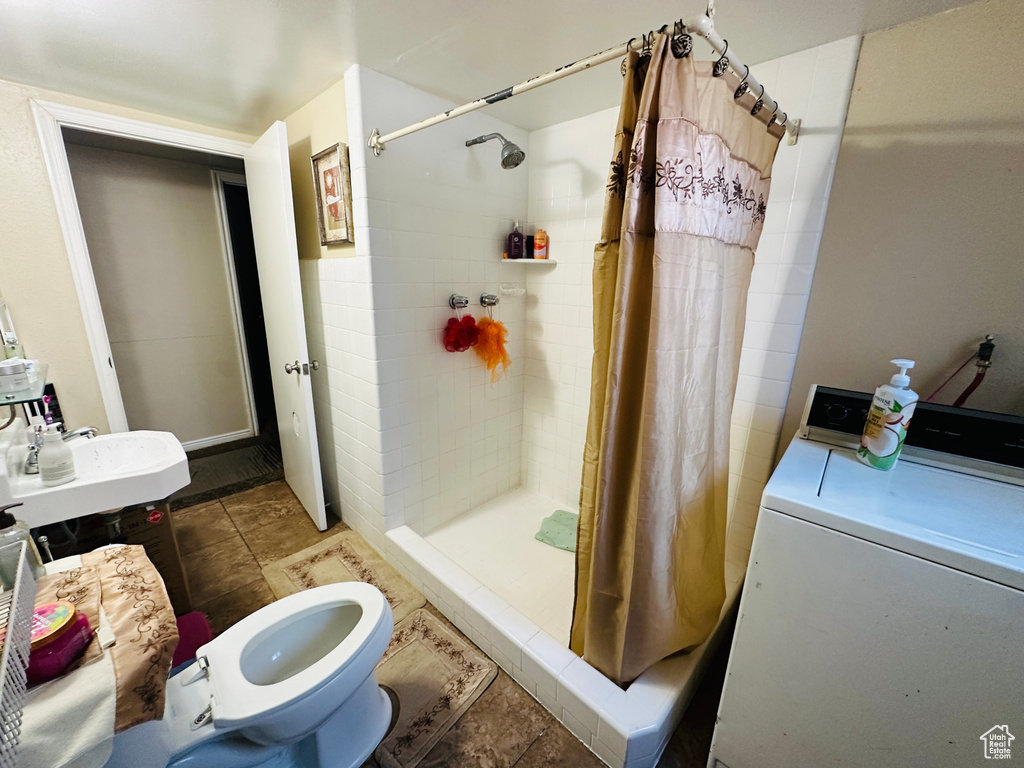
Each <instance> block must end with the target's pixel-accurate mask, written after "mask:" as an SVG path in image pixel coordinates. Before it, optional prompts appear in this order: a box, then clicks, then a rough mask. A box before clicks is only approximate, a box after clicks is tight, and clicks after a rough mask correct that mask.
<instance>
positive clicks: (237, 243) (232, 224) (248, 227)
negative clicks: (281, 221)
mask: <svg viewBox="0 0 1024 768" xmlns="http://www.w3.org/2000/svg"><path fill="white" fill-rule="evenodd" d="M224 204H225V207H226V209H227V214H228V231H229V232H230V234H231V250H232V252H233V254H234V259H235V279H236V281H237V282H238V301H239V305H240V309H241V313H242V331H243V333H244V335H245V350H246V353H247V354H248V355H249V374H250V376H251V378H252V393H253V399H254V400H255V401H256V421H257V423H258V425H259V431H260V434H261V435H262V434H264V433H266V432H272V433H274V434H275V435H276V433H277V417H276V415H275V413H274V387H273V384H272V383H271V381H270V355H269V353H268V352H267V328H266V326H265V325H264V323H263V300H262V297H261V296H260V276H259V272H258V271H257V269H256V246H255V245H254V244H253V237H252V218H251V217H250V215H249V195H248V193H247V192H246V189H245V187H243V186H240V185H238V184H225V185H224Z"/></svg>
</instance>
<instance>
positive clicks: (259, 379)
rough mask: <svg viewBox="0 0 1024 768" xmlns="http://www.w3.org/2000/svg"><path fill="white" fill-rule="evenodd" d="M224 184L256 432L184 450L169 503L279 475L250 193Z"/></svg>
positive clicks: (176, 505) (205, 497)
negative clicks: (181, 483) (181, 481)
mask: <svg viewBox="0 0 1024 768" xmlns="http://www.w3.org/2000/svg"><path fill="white" fill-rule="evenodd" d="M223 190H224V208H225V212H226V214H227V224H228V235H229V237H230V238H231V251H232V258H233V260H234V268H235V281H236V283H237V286H238V294H237V295H238V303H239V313H240V314H241V316H242V336H243V338H244V343H245V350H246V354H247V356H248V358H249V378H250V380H251V381H252V394H253V401H254V404H255V406H256V427H257V431H258V433H259V434H257V435H256V437H251V438H248V439H245V440H238V441H236V442H232V443H222V444H221V445H215V446H211V447H210V448H201V449H199V450H195V451H189V452H188V465H189V472H190V474H191V475H192V482H191V483H190V484H189V485H187V486H186V487H184V488H182V489H181V490H179V491H177V492H176V493H174V494H173V495H172V496H171V507H172V508H173V509H181V508H182V507H189V506H192V505H195V504H201V503H204V502H206V501H209V500H211V499H216V498H220V497H223V496H227V495H230V494H232V493H237V492H239V491H244V490H247V489H249V488H253V487H255V486H257V485H263V484H264V483H269V482H273V481H275V480H281V479H282V478H283V477H284V468H283V464H282V461H281V441H280V440H279V438H278V431H277V415H276V412H275V410H274V386H273V382H272V381H271V378H270V354H269V352H268V351H267V329H266V325H265V324H264V320H263V299H262V297H261V295H260V278H259V272H258V269H257V266H256V246H255V244H254V242H253V236H252V218H251V216H250V213H249V195H248V193H247V192H246V189H245V187H244V186H243V185H241V184H237V183H231V182H227V181H225V182H223Z"/></svg>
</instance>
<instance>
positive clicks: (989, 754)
mask: <svg viewBox="0 0 1024 768" xmlns="http://www.w3.org/2000/svg"><path fill="white" fill-rule="evenodd" d="M979 738H980V739H981V740H982V741H983V742H984V743H985V759H986V760H1009V759H1010V754H1011V747H1010V742H1012V741H1013V740H1014V738H1015V737H1014V735H1013V734H1012V733H1010V728H1009V726H1006V725H993V726H992V727H991V728H989V729H988V730H987V731H985V732H984V733H983V734H981V736H980V737H979Z"/></svg>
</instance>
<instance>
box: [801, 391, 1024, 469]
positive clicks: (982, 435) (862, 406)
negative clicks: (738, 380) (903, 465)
mask: <svg viewBox="0 0 1024 768" xmlns="http://www.w3.org/2000/svg"><path fill="white" fill-rule="evenodd" d="M871 397H872V396H871V395H870V394H868V393H867V392H853V391H851V390H848V389H833V388H832V387H822V386H819V387H816V388H815V391H814V395H813V398H812V400H811V407H810V410H809V412H808V414H807V426H809V427H816V428H818V429H828V430H831V431H833V432H841V433H844V434H847V435H851V436H852V437H854V438H855V439H856V438H859V437H860V434H861V432H863V431H864V421H865V420H866V419H867V414H868V407H869V406H870V405H871ZM906 445H908V446H913V447H915V448H923V449H926V450H929V451H939V452H941V453H948V454H951V455H953V456H963V457H965V458H970V459H979V460H981V461H991V462H993V463H995V464H1005V465H1006V466H1010V467H1018V468H1024V418H1022V417H1020V416H1010V415H1008V414H1005V413H990V412H989V411H977V410H974V409H973V408H953V407H952V406H949V405H939V404H938V403H921V402H919V403H918V404H917V409H916V410H915V411H914V418H913V419H912V420H911V422H910V429H909V430H907V442H906Z"/></svg>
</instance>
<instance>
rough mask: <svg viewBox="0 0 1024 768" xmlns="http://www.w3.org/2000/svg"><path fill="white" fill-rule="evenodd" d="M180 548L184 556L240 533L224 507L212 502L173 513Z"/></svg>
mask: <svg viewBox="0 0 1024 768" xmlns="http://www.w3.org/2000/svg"><path fill="white" fill-rule="evenodd" d="M171 519H172V520H174V533H175V535H176V536H177V538H178V548H179V549H180V550H181V553H182V554H183V555H187V554H189V553H190V552H196V551H197V550H200V549H202V548H203V547H208V546H210V545H211V544H216V543H217V542H219V541H224V539H228V538H231V536H233V535H235V534H236V533H238V531H236V530H235V524H234V523H232V522H231V518H230V517H228V513H227V512H226V511H225V510H224V506H223V505H222V504H221V503H220V502H219V501H211V502H207V503H206V504H199V505H197V506H194V507H187V508H185V509H179V510H177V511H175V512H172V513H171Z"/></svg>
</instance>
